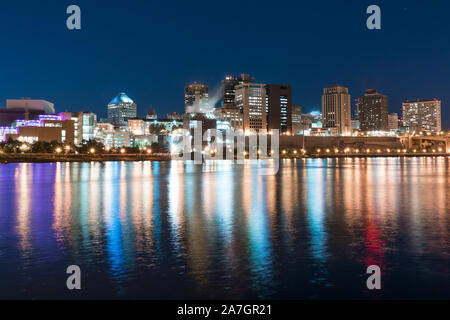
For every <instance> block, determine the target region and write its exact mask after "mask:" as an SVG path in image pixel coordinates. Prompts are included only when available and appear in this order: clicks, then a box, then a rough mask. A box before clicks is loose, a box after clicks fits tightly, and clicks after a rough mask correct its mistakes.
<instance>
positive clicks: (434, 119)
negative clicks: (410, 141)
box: [402, 99, 441, 132]
mask: <svg viewBox="0 0 450 320" xmlns="http://www.w3.org/2000/svg"><path fill="white" fill-rule="evenodd" d="M402 105H403V109H402V110H403V123H404V125H405V127H406V128H407V130H408V131H410V132H412V131H416V130H425V131H428V132H439V131H441V101H440V100H437V99H433V100H417V101H408V102H404V103H403V104H402Z"/></svg>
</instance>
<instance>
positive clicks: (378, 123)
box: [358, 89, 389, 131]
mask: <svg viewBox="0 0 450 320" xmlns="http://www.w3.org/2000/svg"><path fill="white" fill-rule="evenodd" d="M358 114H359V122H360V129H361V131H387V130H388V114H389V112H388V97H387V96H385V95H382V94H380V93H378V92H377V91H376V90H374V89H368V90H366V93H365V95H364V96H363V97H360V98H359V111H358Z"/></svg>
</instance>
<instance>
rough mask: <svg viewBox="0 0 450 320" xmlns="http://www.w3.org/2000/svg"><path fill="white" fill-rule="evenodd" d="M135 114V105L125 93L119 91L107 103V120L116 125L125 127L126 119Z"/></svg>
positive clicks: (134, 116)
mask: <svg viewBox="0 0 450 320" xmlns="http://www.w3.org/2000/svg"><path fill="white" fill-rule="evenodd" d="M136 116H137V106H136V104H135V103H134V101H133V100H131V99H130V98H129V97H128V96H127V95H126V94H125V93H119V94H118V95H117V97H115V98H114V99H112V100H111V102H110V103H109V104H108V122H109V123H111V124H113V125H114V126H116V127H126V126H127V125H128V119H133V118H136Z"/></svg>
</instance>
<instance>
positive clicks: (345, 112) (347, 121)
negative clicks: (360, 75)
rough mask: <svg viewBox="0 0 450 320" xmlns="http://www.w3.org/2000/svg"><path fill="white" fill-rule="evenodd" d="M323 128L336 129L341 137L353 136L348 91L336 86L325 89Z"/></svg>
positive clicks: (323, 97)
mask: <svg viewBox="0 0 450 320" xmlns="http://www.w3.org/2000/svg"><path fill="white" fill-rule="evenodd" d="M322 117H323V119H322V122H323V128H336V129H337V130H336V132H337V133H338V134H339V135H350V134H351V132H352V131H351V130H352V129H351V105H350V94H349V93H348V89H347V88H345V87H343V86H340V85H336V86H330V87H328V88H324V89H323V96H322Z"/></svg>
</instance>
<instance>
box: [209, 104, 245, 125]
mask: <svg viewBox="0 0 450 320" xmlns="http://www.w3.org/2000/svg"><path fill="white" fill-rule="evenodd" d="M214 113H215V114H216V117H217V119H221V120H224V121H228V122H229V124H230V126H231V127H232V128H233V129H235V130H242V129H243V123H244V115H243V113H242V111H241V109H240V108H238V107H236V106H235V105H234V104H224V105H222V106H221V107H220V108H216V109H215V110H214Z"/></svg>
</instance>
